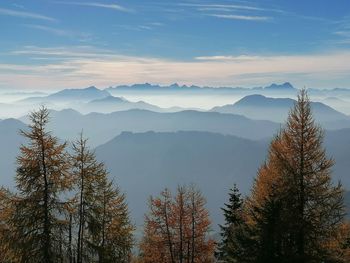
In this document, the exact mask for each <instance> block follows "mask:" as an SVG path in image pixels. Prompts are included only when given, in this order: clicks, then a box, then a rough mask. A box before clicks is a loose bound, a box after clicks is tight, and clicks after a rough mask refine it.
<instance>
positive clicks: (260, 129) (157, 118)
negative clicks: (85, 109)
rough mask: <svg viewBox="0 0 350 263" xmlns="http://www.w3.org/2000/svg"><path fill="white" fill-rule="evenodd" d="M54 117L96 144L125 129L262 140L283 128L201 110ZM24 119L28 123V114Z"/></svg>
mask: <svg viewBox="0 0 350 263" xmlns="http://www.w3.org/2000/svg"><path fill="white" fill-rule="evenodd" d="M51 117H52V119H53V121H52V122H51V123H50V128H51V129H52V130H54V131H55V132H57V134H59V135H60V136H62V138H67V139H73V138H75V137H77V135H78V134H79V133H80V132H81V131H82V130H83V131H84V133H85V135H86V136H87V137H89V138H91V143H92V145H94V146H97V145H99V144H102V143H105V142H107V141H108V140H110V139H112V138H113V137H115V136H116V135H118V134H120V133H121V132H123V131H131V132H147V131H156V132H175V131H207V132H216V133H221V134H231V135H235V136H239V137H243V138H247V139H262V138H269V137H271V136H272V135H273V134H275V133H276V131H277V130H278V128H279V127H280V125H279V124H277V123H274V122H271V121H261V120H251V119H248V118H246V117H244V116H241V115H234V114H222V113H218V112H199V111H181V112H171V113H159V112H152V111H146V110H129V111H118V112H113V113H109V114H103V113H90V114H86V115H82V114H80V113H79V112H77V111H75V110H71V109H70V110H62V111H52V114H51ZM21 120H22V121H24V122H27V117H24V118H21Z"/></svg>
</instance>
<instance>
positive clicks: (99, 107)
mask: <svg viewBox="0 0 350 263" xmlns="http://www.w3.org/2000/svg"><path fill="white" fill-rule="evenodd" d="M80 109H81V111H82V112H101V113H110V112H114V111H126V110H132V109H140V110H150V111H156V112H167V111H180V110H183V109H181V108H178V107H176V108H175V107H174V108H168V109H164V108H160V107H158V106H155V105H152V104H149V103H147V102H144V101H137V102H132V101H128V100H127V99H125V98H123V97H114V96H108V97H104V98H102V99H96V100H92V101H90V102H88V103H86V104H84V105H82V106H81V107H80Z"/></svg>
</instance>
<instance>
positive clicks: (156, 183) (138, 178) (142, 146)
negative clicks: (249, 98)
mask: <svg viewBox="0 0 350 263" xmlns="http://www.w3.org/2000/svg"><path fill="white" fill-rule="evenodd" d="M266 145H267V143H264V142H255V141H250V140H246V139H242V138H238V137H235V136H225V135H221V134H213V133H206V132H176V133H155V132H147V133H140V134H133V133H129V132H125V133H122V134H121V135H120V136H118V137H116V138H114V139H113V140H111V141H109V142H108V143H106V144H104V145H101V146H99V147H97V148H96V154H97V156H98V158H99V159H100V160H103V161H104V162H105V163H106V165H107V167H108V170H109V171H110V172H111V174H112V176H113V177H114V178H115V180H116V182H118V184H120V185H121V188H122V189H123V190H124V191H125V192H126V194H127V197H128V202H129V205H130V208H131V211H132V214H133V216H134V218H135V219H137V222H138V223H139V224H141V223H142V219H143V214H144V213H145V212H146V210H145V209H146V206H147V202H146V200H147V199H148V197H149V196H150V194H157V193H159V192H160V191H161V190H162V189H164V187H171V188H172V189H174V188H175V187H176V186H177V185H178V184H184V183H187V184H190V183H195V184H197V185H198V186H199V187H200V188H201V189H202V191H203V192H204V194H205V196H206V198H207V200H208V207H209V208H210V210H211V216H212V218H213V219H214V221H215V222H216V223H217V222H219V219H220V218H221V216H220V215H221V213H220V207H221V206H222V204H223V203H224V202H225V201H226V198H227V193H228V190H229V188H230V187H232V185H233V183H235V182H236V183H238V185H239V186H241V187H242V189H244V190H245V191H247V190H248V189H249V188H250V186H251V183H252V180H253V177H254V176H255V174H256V171H257V168H258V166H259V165H260V163H261V162H262V160H263V159H264V156H265V154H266ZM140 200H142V201H140Z"/></svg>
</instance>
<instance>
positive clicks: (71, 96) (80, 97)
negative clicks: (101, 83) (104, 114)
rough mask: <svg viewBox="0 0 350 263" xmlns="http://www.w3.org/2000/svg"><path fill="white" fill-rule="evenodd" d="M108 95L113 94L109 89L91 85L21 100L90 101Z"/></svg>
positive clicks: (30, 101)
mask: <svg viewBox="0 0 350 263" xmlns="http://www.w3.org/2000/svg"><path fill="white" fill-rule="evenodd" d="M108 96H111V94H110V93H109V92H108V91H105V90H100V89H98V88H96V87H94V86H91V87H88V88H84V89H64V90H61V91H58V92H56V93H53V94H50V95H47V96H40V97H29V98H26V99H23V100H21V101H20V102H26V103H38V102H55V101H59V102H67V101H79V102H89V101H91V100H96V99H102V98H105V97H108Z"/></svg>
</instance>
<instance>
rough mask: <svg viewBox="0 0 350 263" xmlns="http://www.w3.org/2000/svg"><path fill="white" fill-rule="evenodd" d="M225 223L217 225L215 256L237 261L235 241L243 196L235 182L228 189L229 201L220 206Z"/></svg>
mask: <svg viewBox="0 0 350 263" xmlns="http://www.w3.org/2000/svg"><path fill="white" fill-rule="evenodd" d="M222 211H223V213H224V219H225V224H224V225H219V226H220V230H221V233H220V235H221V242H220V243H219V246H218V251H217V258H218V259H219V260H221V261H224V262H232V263H233V262H239V258H240V255H239V251H240V248H239V246H240V244H239V242H238V241H237V237H238V235H239V232H241V229H240V228H241V227H242V224H243V223H244V221H243V198H242V197H241V194H240V192H239V189H238V188H237V186H236V184H235V185H234V187H233V188H232V189H231V190H230V193H229V202H228V203H227V204H225V207H224V208H222Z"/></svg>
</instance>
